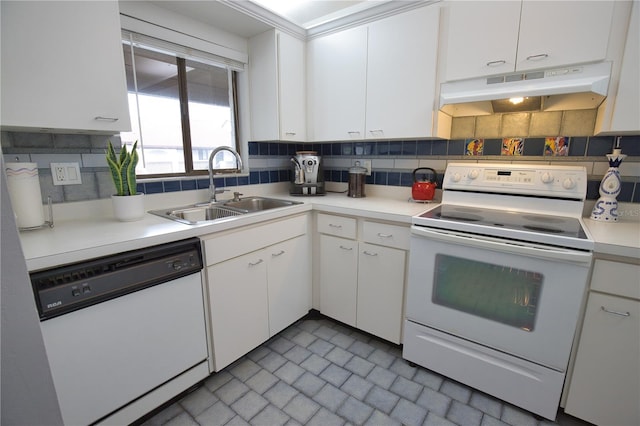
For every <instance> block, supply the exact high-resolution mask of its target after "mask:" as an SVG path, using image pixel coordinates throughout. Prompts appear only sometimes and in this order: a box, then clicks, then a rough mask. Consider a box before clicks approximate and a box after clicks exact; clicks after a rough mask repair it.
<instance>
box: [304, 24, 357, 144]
mask: <svg viewBox="0 0 640 426" xmlns="http://www.w3.org/2000/svg"><path fill="white" fill-rule="evenodd" d="M308 49H309V50H308V65H309V73H308V88H309V92H308V94H309V111H308V112H309V115H308V117H309V120H308V123H309V139H310V140H312V141H331V140H345V139H364V115H365V96H366V93H367V85H366V81H367V80H366V79H367V27H358V28H353V29H349V30H346V31H341V32H339V33H335V34H331V35H328V36H325V37H320V38H316V39H313V40H311V41H310V42H309V44H308Z"/></svg>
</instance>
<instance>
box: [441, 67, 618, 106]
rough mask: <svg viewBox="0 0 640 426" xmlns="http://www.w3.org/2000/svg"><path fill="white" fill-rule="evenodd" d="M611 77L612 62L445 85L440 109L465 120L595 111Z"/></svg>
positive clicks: (442, 87) (511, 74) (442, 86)
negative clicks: (497, 115) (508, 114)
mask: <svg viewBox="0 0 640 426" xmlns="http://www.w3.org/2000/svg"><path fill="white" fill-rule="evenodd" d="M610 75H611V63H610V62H599V63H596V64H587V65H577V66H571V67H564V68H554V69H549V70H539V71H526V72H520V73H510V74H505V75H499V76H492V77H484V78H477V79H472V80H461V81H454V82H449V83H443V84H441V86H440V110H441V111H443V112H444V113H446V114H448V115H450V116H452V117H464V116H470V115H487V114H494V113H506V112H519V111H560V110H576V109H593V108H597V107H598V106H599V105H600V104H601V103H602V101H603V100H604V98H605V97H606V95H607V89H608V87H609V78H610ZM520 99H521V100H520ZM509 100H511V102H509ZM518 101H519V102H518Z"/></svg>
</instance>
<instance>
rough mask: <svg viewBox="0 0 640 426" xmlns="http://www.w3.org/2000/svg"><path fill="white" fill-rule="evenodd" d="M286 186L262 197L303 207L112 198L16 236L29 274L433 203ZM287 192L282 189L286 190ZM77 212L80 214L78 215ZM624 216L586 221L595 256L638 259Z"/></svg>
mask: <svg viewBox="0 0 640 426" xmlns="http://www.w3.org/2000/svg"><path fill="white" fill-rule="evenodd" d="M283 188H286V186H278V185H276V186H272V187H271V191H270V192H269V191H267V193H264V192H263V191H264V188H263V186H261V187H260V190H261V192H249V191H251V188H246V187H243V190H244V191H245V192H246V193H247V195H264V196H270V197H275V198H282V199H290V200H295V201H300V202H302V203H303V204H300V205H296V206H292V207H286V208H281V209H275V210H269V211H265V212H261V213H255V214H250V215H244V216H237V217H233V218H228V219H223V220H219V221H216V222H215V223H211V224H202V225H187V224H183V223H180V222H175V221H172V220H169V219H165V218H161V217H158V216H155V215H152V214H146V215H145V217H144V219H142V220H140V221H136V222H119V221H117V220H115V219H114V218H113V216H112V214H111V207H110V206H111V204H110V200H97V201H91V202H84V203H67V205H65V206H60V207H59V208H58V209H59V210H60V212H62V214H60V213H59V214H58V216H61V217H59V218H56V220H55V226H54V228H51V229H40V230H36V231H23V232H21V233H20V239H21V242H22V249H23V252H24V255H25V258H26V261H27V267H28V269H29V271H35V270H40V269H45V268H51V267H55V266H58V265H64V264H67V263H73V262H78V261H81V260H87V259H92V258H96V257H100V256H107V255H110V254H114V253H119V252H123V251H127V250H135V249H139V248H144V247H148V246H151V245H156V244H163V243H167V242H170V241H176V240H180V239H185V238H190V237H199V236H203V235H207V234H210V233H214V232H219V231H223V230H228V229H232V228H236V227H242V226H246V225H250V224H253V223H258V222H263V221H268V220H273V219H277V218H279V217H283V216H286V215H291V214H299V213H303V212H307V211H310V210H312V209H313V210H317V211H321V212H326V213H336V214H343V215H353V216H360V217H364V218H369V219H373V220H383V221H392V222H399V223H406V224H410V223H411V217H412V216H415V215H418V214H420V213H422V212H424V211H426V210H430V209H431V208H433V207H435V206H436V205H437V203H431V204H420V203H413V202H409V201H408V199H409V195H410V189H408V188H397V187H393V188H390V187H377V189H373V188H370V187H369V186H368V187H367V189H368V193H367V197H364V198H349V197H347V196H346V194H342V193H328V194H327V195H325V196H318V197H292V196H289V195H288V194H286V193H284V194H283ZM284 191H286V189H284ZM147 197H148V198H147V200H146V201H145V203H146V208H147V210H153V209H158V208H163V207H178V206H184V205H189V204H191V203H194V202H198V201H202V200H203V199H205V198H206V191H189V192H187V193H169V194H156V195H152V196H147ZM79 211H80V213H79ZM622 211H623V212H624V213H625V214H624V215H623V216H622V218H621V220H620V221H619V222H616V223H603V222H597V221H594V220H591V219H588V216H587V217H586V218H585V219H584V223H585V225H586V226H587V228H588V231H589V233H590V234H591V236H592V237H593V239H594V241H595V252H596V253H604V254H608V255H613V256H624V257H632V258H640V206H638V205H635V204H630V205H626V206H624V208H623V209H622Z"/></svg>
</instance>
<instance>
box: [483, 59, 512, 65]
mask: <svg viewBox="0 0 640 426" xmlns="http://www.w3.org/2000/svg"><path fill="white" fill-rule="evenodd" d="M506 63H507V61H505V60H504V59H500V60H499V61H490V62H487V66H488V67H497V66H498V65H504V64H506Z"/></svg>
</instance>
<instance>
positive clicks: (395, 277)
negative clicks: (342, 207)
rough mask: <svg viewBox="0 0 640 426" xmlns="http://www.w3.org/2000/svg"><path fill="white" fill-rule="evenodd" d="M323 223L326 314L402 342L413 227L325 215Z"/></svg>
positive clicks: (321, 218) (321, 253)
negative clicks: (409, 238)
mask: <svg viewBox="0 0 640 426" xmlns="http://www.w3.org/2000/svg"><path fill="white" fill-rule="evenodd" d="M317 223H318V232H319V233H320V236H319V239H320V241H319V263H320V265H319V271H320V311H321V312H322V313H323V314H324V315H327V316H328V317H331V318H334V319H336V320H338V321H341V322H343V323H345V324H348V325H351V326H354V327H356V328H359V329H361V330H364V331H366V332H368V333H371V334H373V335H375V336H378V337H381V338H383V339H385V340H388V341H390V342H394V343H400V342H401V339H402V317H403V314H402V313H403V301H404V284H405V268H406V249H407V248H408V235H409V228H408V227H405V226H398V225H392V224H383V223H377V222H371V221H362V220H360V221H359V223H358V220H357V219H355V218H347V217H342V216H335V215H325V214H319V215H318V222H317ZM356 229H360V230H361V231H360V241H358V240H356ZM336 235H341V236H336Z"/></svg>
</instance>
